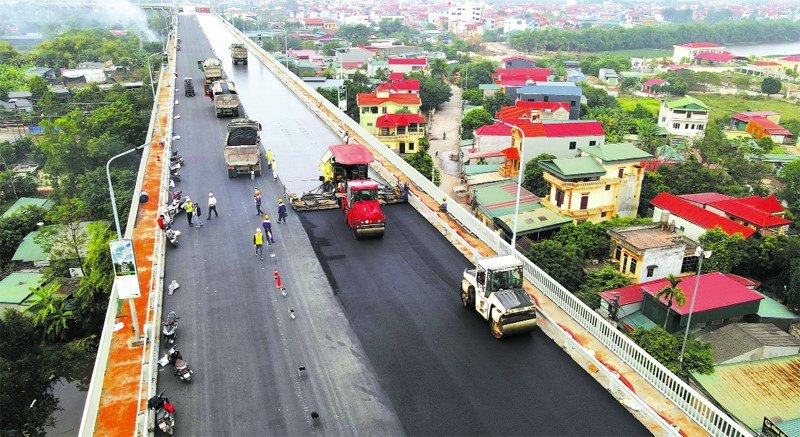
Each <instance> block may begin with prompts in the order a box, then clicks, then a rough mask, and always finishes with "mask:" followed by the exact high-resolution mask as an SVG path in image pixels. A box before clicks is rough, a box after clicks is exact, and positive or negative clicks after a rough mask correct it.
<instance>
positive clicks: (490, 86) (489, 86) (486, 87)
mask: <svg viewBox="0 0 800 437" xmlns="http://www.w3.org/2000/svg"><path fill="white" fill-rule="evenodd" d="M478 89H479V90H481V93H482V94H483V97H489V96H493V95H494V94H495V93H496V92H503V91H502V89H503V87H502V86H501V85H498V84H496V83H482V84H480V85H478Z"/></svg>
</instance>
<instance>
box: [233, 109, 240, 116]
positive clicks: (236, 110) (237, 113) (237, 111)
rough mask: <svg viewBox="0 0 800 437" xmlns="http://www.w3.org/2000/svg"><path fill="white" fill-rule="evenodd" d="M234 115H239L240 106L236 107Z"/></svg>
mask: <svg viewBox="0 0 800 437" xmlns="http://www.w3.org/2000/svg"><path fill="white" fill-rule="evenodd" d="M233 116H234V117H238V116H239V108H236V109H234V110H233Z"/></svg>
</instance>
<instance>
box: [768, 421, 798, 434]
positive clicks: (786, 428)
mask: <svg viewBox="0 0 800 437" xmlns="http://www.w3.org/2000/svg"><path fill="white" fill-rule="evenodd" d="M772 423H775V422H772ZM776 425H778V428H780V430H781V431H783V432H784V433H785V434H786V435H788V436H789V437H800V418H798V419H792V420H784V421H783V422H780V423H776Z"/></svg>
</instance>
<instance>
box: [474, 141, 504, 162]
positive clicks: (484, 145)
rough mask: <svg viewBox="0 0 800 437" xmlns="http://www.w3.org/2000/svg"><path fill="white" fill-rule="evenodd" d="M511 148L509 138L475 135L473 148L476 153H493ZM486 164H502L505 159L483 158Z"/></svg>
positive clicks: (500, 157)
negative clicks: (476, 150)
mask: <svg viewBox="0 0 800 437" xmlns="http://www.w3.org/2000/svg"><path fill="white" fill-rule="evenodd" d="M509 147H511V137H510V136H508V137H499V136H495V135H475V148H476V149H478V152H494V151H499V150H504V149H507V148H509ZM484 159H485V160H486V163H487V164H502V163H503V161H505V158H504V157H502V156H499V157H496V158H484Z"/></svg>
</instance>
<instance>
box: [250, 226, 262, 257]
mask: <svg viewBox="0 0 800 437" xmlns="http://www.w3.org/2000/svg"><path fill="white" fill-rule="evenodd" d="M253 246H255V248H256V255H258V257H259V258H261V260H262V261H263V260H264V252H263V246H264V234H263V233H262V232H261V228H256V233H255V234H253Z"/></svg>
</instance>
